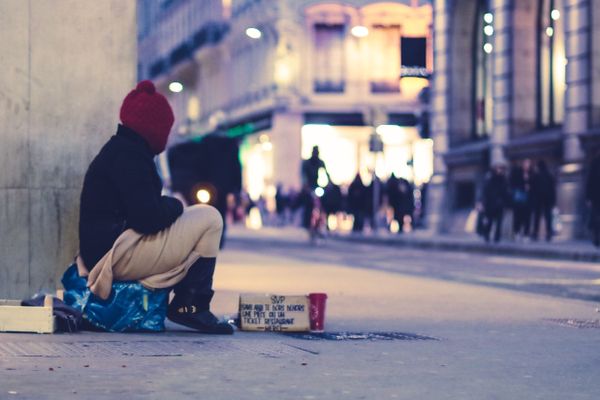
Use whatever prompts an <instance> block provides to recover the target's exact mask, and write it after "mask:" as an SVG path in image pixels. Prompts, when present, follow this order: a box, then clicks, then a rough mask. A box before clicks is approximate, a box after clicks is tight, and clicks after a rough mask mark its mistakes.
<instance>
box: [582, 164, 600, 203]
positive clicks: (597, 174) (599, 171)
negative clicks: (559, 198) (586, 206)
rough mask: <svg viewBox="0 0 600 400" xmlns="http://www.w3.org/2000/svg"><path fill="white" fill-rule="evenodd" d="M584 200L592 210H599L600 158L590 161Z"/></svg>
mask: <svg viewBox="0 0 600 400" xmlns="http://www.w3.org/2000/svg"><path fill="white" fill-rule="evenodd" d="M585 198H586V200H587V201H589V202H590V203H592V206H593V207H594V208H600V156H596V157H594V159H593V160H592V165H591V166H590V172H589V175H588V177H587V182H586V185H585Z"/></svg>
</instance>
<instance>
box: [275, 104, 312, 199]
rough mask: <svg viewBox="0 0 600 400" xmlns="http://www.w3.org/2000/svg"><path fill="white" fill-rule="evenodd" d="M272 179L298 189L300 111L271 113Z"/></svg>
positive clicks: (300, 158)
mask: <svg viewBox="0 0 600 400" xmlns="http://www.w3.org/2000/svg"><path fill="white" fill-rule="evenodd" d="M272 124H273V126H272V129H271V142H272V143H273V181H274V183H282V184H283V185H284V186H285V187H287V188H288V189H289V188H294V189H296V190H299V189H300V184H301V179H300V164H301V161H302V154H301V150H302V149H301V144H302V139H301V131H302V125H303V124H304V116H303V115H302V113H299V112H293V111H282V112H276V113H274V114H273V121H272Z"/></svg>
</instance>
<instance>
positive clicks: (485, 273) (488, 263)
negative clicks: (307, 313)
mask: <svg viewBox="0 0 600 400" xmlns="http://www.w3.org/2000/svg"><path fill="white" fill-rule="evenodd" d="M253 236H256V237H255V238H254V239H250V238H251V237H253ZM597 275H598V266H597V265H594V264H585V263H569V262H560V263H553V262H550V261H547V260H546V261H539V260H527V259H513V258H508V257H498V256H494V257H491V256H490V257H486V256H481V255H477V256H469V255H464V254H460V253H435V252H422V251H414V250H410V251H409V250H399V249H394V248H390V247H372V246H367V245H356V244H348V243H339V242H333V241H325V242H323V243H322V244H320V245H319V246H317V247H311V246H309V245H308V244H307V243H305V241H304V238H303V237H301V236H294V235H292V236H290V237H286V236H285V234H284V233H282V234H281V235H279V236H278V237H269V236H264V235H262V236H261V235H260V234H257V233H252V234H243V235H238V234H236V233H235V232H234V234H233V235H232V238H230V240H229V241H228V242H227V246H226V249H225V250H224V251H223V253H222V254H221V257H220V261H219V265H218V268H217V273H216V275H215V289H216V292H217V293H216V296H215V300H214V301H213V311H214V312H215V313H217V314H218V315H224V314H227V315H233V314H234V313H235V311H236V308H237V301H238V295H239V293H244V292H258V293H261V292H270V293H281V294H304V293H308V292H318V291H324V292H326V293H328V295H329V299H328V305H327V319H326V331H327V332H329V333H336V332H350V333H353V334H354V336H351V335H350V336H349V335H346V336H345V337H341V339H348V338H349V337H350V338H351V337H354V339H355V340H304V339H303V338H298V337H291V336H285V335H282V334H277V333H246V332H236V334H235V335H234V336H233V337H219V336H206V335H198V334H194V333H192V332H189V331H184V330H180V329H179V328H178V327H177V326H174V325H172V324H170V325H169V332H167V333H164V334H103V333H90V332H85V333H81V334H76V335H51V336H40V335H15V334H3V335H2V336H1V339H2V340H1V341H0V371H1V372H0V373H1V375H0V376H1V381H2V385H1V390H2V391H1V392H0V398H2V399H4V398H11V399H12V398H15V399H17V398H35V399H45V398H48V399H54V398H80V397H84V398H125V397H127V398H130V399H135V398H165V397H169V398H174V399H176V398H199V397H203V398H210V399H225V398H226V399H246V398H247V399H251V398H252V399H254V398H274V399H396V398H399V399H413V398H416V397H420V398H424V399H567V398H568V399H595V398H597V395H598V393H600V382H599V381H598V379H597V377H598V373H599V371H600V356H599V355H598V352H597V349H598V346H599V344H600V335H599V333H600V329H599V328H600V325H599V324H598V319H599V318H600V314H599V313H598V312H597V307H598V306H599V304H598V302H593V301H583V300H581V298H586V296H588V297H587V298H588V299H593V298H595V299H597V298H598V283H597V282H595V281H594V279H597V278H596V277H597ZM513 289H516V290H513ZM568 297H571V298H568ZM369 332H386V333H397V334H398V335H397V336H396V337H397V339H396V340H382V339H383V338H382V337H377V336H375V337H371V339H366V340H361V339H364V338H365V336H364V335H363V336H361V334H366V333H369ZM402 334H404V335H402ZM415 335H420V336H421V337H420V338H419V337H416V336H415ZM339 338H340V337H338V339H339ZM408 339H413V340H408Z"/></svg>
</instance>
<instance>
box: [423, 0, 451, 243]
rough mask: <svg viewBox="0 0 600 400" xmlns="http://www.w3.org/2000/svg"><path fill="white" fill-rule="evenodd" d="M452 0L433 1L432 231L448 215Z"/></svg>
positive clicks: (429, 217) (429, 210)
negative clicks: (446, 159)
mask: <svg viewBox="0 0 600 400" xmlns="http://www.w3.org/2000/svg"><path fill="white" fill-rule="evenodd" d="M450 24H451V1H446V0H435V1H434V2H433V52H434V57H433V59H434V68H433V82H432V86H431V87H432V95H431V138H432V139H433V152H434V164H433V171H434V173H433V177H432V178H431V182H430V184H429V188H428V199H427V226H428V228H429V229H431V230H433V231H435V232H441V231H443V230H444V223H443V221H444V220H445V219H446V216H447V214H448V206H447V205H448V201H446V200H447V198H446V197H447V194H448V188H447V176H446V175H447V174H446V173H447V171H446V164H445V162H444V155H445V154H446V152H447V151H448V139H449V138H448V130H449V127H448V122H449V118H448V111H449V109H448V101H449V86H450V85H449V82H450V73H451V60H450V57H451V56H450Z"/></svg>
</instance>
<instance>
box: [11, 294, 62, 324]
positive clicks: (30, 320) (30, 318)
mask: <svg viewBox="0 0 600 400" xmlns="http://www.w3.org/2000/svg"><path fill="white" fill-rule="evenodd" d="M55 328H56V323H55V320H54V315H52V296H46V297H45V298H44V306H43V307H24V306H21V300H1V299H0V332H33V333H53V332H54V330H55Z"/></svg>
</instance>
